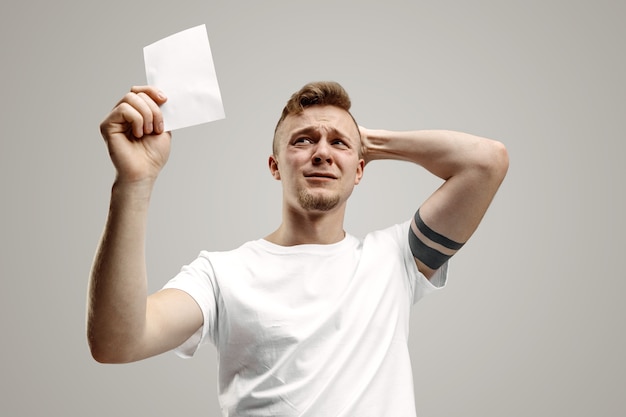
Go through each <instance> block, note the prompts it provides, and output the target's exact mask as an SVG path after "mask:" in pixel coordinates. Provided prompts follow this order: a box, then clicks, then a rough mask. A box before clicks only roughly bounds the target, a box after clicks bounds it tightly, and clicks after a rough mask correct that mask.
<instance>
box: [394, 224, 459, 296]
mask: <svg viewBox="0 0 626 417" xmlns="http://www.w3.org/2000/svg"><path fill="white" fill-rule="evenodd" d="M409 227H411V221H410V220H407V221H406V222H404V223H402V224H399V225H397V227H396V228H395V231H396V236H395V238H396V239H397V241H398V244H399V245H400V248H401V250H402V257H403V259H404V262H405V267H406V270H407V272H408V275H409V283H410V285H411V288H412V295H413V303H414V304H415V303H416V302H418V301H419V300H420V299H421V298H422V297H424V296H426V295H428V294H431V293H433V292H435V291H437V290H439V289H442V288H444V287H445V286H446V282H447V280H448V262H449V261H447V262H446V263H444V264H443V265H441V267H440V268H439V269H438V270H437V271H436V272H435V274H434V275H433V276H432V277H430V279H428V278H426V277H425V276H424V274H422V273H421V272H420V271H419V269H417V265H416V264H415V258H414V257H413V254H412V253H411V247H410V246H409Z"/></svg>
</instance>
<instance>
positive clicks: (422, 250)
mask: <svg viewBox="0 0 626 417" xmlns="http://www.w3.org/2000/svg"><path fill="white" fill-rule="evenodd" d="M422 233H423V232H422ZM409 246H410V248H411V253H412V254H413V256H414V257H415V258H416V259H419V260H420V261H421V262H422V263H424V265H426V266H427V267H429V268H430V269H433V270H435V269H439V267H441V265H443V264H444V263H445V262H446V261H447V260H448V259H450V257H451V256H452V255H446V254H445V253H441V252H439V251H438V250H437V249H433V248H431V247H430V246H428V245H426V244H425V243H424V242H422V241H421V240H420V239H419V238H418V237H417V236H416V235H415V232H414V231H413V228H411V227H410V226H409Z"/></svg>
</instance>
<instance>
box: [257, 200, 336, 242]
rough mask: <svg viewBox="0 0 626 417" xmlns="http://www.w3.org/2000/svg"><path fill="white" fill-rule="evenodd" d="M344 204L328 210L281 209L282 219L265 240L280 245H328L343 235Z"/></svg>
mask: <svg viewBox="0 0 626 417" xmlns="http://www.w3.org/2000/svg"><path fill="white" fill-rule="evenodd" d="M344 214H345V206H341V207H338V208H336V209H334V210H331V211H328V212H319V211H317V212H315V211H314V212H308V211H307V212H302V211H293V210H289V209H284V210H283V221H282V223H281V225H280V226H279V227H278V229H276V230H275V231H274V232H273V233H271V234H270V235H268V236H267V237H266V238H265V240H267V241H269V242H272V243H275V244H277V245H281V246H294V245H304V244H320V245H328V244H331V243H337V242H339V241H341V240H342V239H343V238H344V237H345V232H344V230H343V219H344Z"/></svg>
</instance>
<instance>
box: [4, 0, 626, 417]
mask: <svg viewBox="0 0 626 417" xmlns="http://www.w3.org/2000/svg"><path fill="white" fill-rule="evenodd" d="M624 5H625V3H624V2H622V1H618V0H614V1H607V0H604V1H603V0H600V1H593V2H592V1H586V2H584V1H565V0H559V1H550V0H547V1H534V0H531V1H528V0H526V1H507V2H503V1H496V0H483V1H476V2H465V1H437V2H435V1H428V2H427V1H393V0H391V1H384V2H383V1H377V2H366V1H337V2H331V1H306V2H304V1H272V0H266V1H233V2H227V1H199V0H195V1H192V0H181V1H177V2H153V1H145V0H142V1H120V0H110V1H106V2H105V1H102V2H97V3H93V2H81V1H71V0H59V1H54V2H47V1H41V0H40V1H34V2H17V1H15V0H13V1H9V2H3V4H2V6H0V16H1V17H0V34H1V36H0V45H1V48H0V52H1V54H2V66H1V69H0V71H1V72H0V74H1V78H0V97H1V103H0V105H1V109H2V111H1V112H0V127H1V129H2V130H1V135H2V136H1V139H0V187H1V188H0V190H1V198H2V204H1V205H0V210H1V211H0V213H1V216H0V222H1V223H0V227H1V228H0V242H1V245H2V246H1V251H0V276H1V278H2V286H1V291H0V313H1V314H0V334H1V335H2V336H1V337H2V339H1V340H2V343H1V347H0V353H1V355H0V375H1V376H0V384H1V387H0V393H1V394H0V396H1V398H0V414H1V415H3V416H29V417H32V416H92V417H96V416H110V415H115V416H173V415H176V416H183V415H189V416H191V415H204V416H217V415H219V406H218V403H217V396H216V390H217V388H216V378H217V377H216V352H215V349H214V348H213V347H212V346H210V345H207V346H205V347H203V348H202V349H201V350H200V352H199V353H198V355H197V356H196V357H195V358H193V359H190V360H183V359H179V358H178V357H176V356H175V355H174V354H173V353H167V354H164V355H162V356H159V357H156V358H152V359H149V360H146V361H144V362H140V363H135V364H130V365H101V364H98V363H96V362H95V361H94V360H93V359H92V358H91V357H90V354H89V351H88V348H87V343H86V338H85V298H86V297H85V295H86V290H87V280H88V275H89V270H90V266H91V261H92V259H93V254H94V251H95V248H96V244H97V242H98V239H99V237H100V233H101V231H102V227H103V225H104V220H105V216H106V214H107V209H108V201H109V192H110V187H111V183H112V180H113V174H114V171H113V168H112V165H111V163H110V161H109V158H108V155H107V152H106V148H105V145H104V143H103V141H102V139H101V137H100V134H99V130H98V125H99V123H100V121H101V120H102V119H103V118H104V117H105V115H106V114H107V112H108V111H109V110H110V109H111V108H112V106H113V105H114V104H115V103H116V102H117V100H118V99H119V98H120V97H121V96H122V95H123V94H124V93H125V92H126V91H128V89H129V88H130V86H131V85H135V84H143V83H145V73H144V68H143V55H142V49H143V47H144V46H146V45H148V44H150V43H152V42H155V41H157V40H159V39H162V38H164V37H166V36H169V35H171V34H173V33H176V32H178V31H181V30H184V29H187V28H190V27H193V26H196V25H200V24H206V27H207V32H208V35H209V39H210V43H211V48H212V51H213V58H214V62H215V68H216V72H217V75H218V79H219V83H220V87H221V93H222V97H223V101H224V107H225V111H226V119H225V120H221V121H217V122H214V123H211V124H205V125H201V126H196V127H192V128H188V129H183V130H180V131H176V132H174V138H173V147H172V153H171V157H170V160H169V163H168V165H167V166H166V168H165V170H164V171H163V173H162V175H161V177H160V179H159V181H158V183H157V186H156V189H155V192H154V197H153V200H152V206H151V211H150V217H149V227H148V243H147V248H146V251H147V261H148V269H149V275H150V284H149V285H150V289H151V290H156V289H158V288H160V287H161V286H162V285H163V284H164V283H165V282H166V281H167V280H168V279H169V278H170V277H172V276H173V275H174V274H176V273H177V272H178V270H179V269H180V267H181V266H182V265H183V264H186V263H188V262H190V261H191V260H192V259H194V258H195V257H196V255H197V254H198V252H199V251H200V250H202V249H208V250H221V249H231V248H235V247H237V246H239V245H240V244H241V243H243V242H245V241H247V240H251V239H256V238H259V237H262V236H265V235H266V234H268V233H269V232H271V231H272V230H274V228H275V227H276V226H277V225H278V223H279V221H280V198H281V191H280V183H278V182H277V181H274V180H273V179H272V178H271V176H270V174H269V171H268V169H267V157H268V155H269V153H270V149H271V139H272V134H273V128H274V125H275V123H276V121H277V119H278V116H279V114H280V110H281V109H282V106H283V105H284V103H285V101H286V100H287V98H288V97H289V95H290V94H291V93H292V92H293V91H295V90H296V89H298V88H300V87H301V86H302V85H303V84H304V83H306V82H308V81H313V80H326V79H331V80H336V81H339V82H340V83H342V84H343V85H344V86H345V87H346V89H347V90H348V92H349V93H350V94H351V97H352V99H353V112H354V115H355V117H356V119H357V121H358V122H359V123H360V124H362V125H364V126H367V127H371V128H386V129H394V130H401V129H430V128H446V129H455V130H461V131H467V132H470V133H475V134H478V135H483V136H487V137H491V138H495V139H498V140H500V141H502V142H504V143H505V144H506V146H507V148H508V150H509V153H510V158H511V165H510V169H509V174H508V176H507V178H506V180H505V182H504V184H503V185H502V188H501V190H500V192H499V194H498V195H497V197H496V199H495V200H494V202H493V204H492V206H491V208H490V210H489V212H488V213H487V215H486V217H485V219H484V221H483V223H482V225H481V227H480V228H479V230H478V232H477V233H476V234H475V236H474V237H473V238H472V239H471V240H470V243H468V244H467V245H466V247H465V248H464V249H463V250H462V251H461V252H460V253H459V254H458V255H457V256H456V257H455V258H454V259H453V261H452V265H451V271H452V272H451V277H450V280H449V286H448V287H447V288H446V290H445V291H442V292H439V293H437V294H436V295H433V296H431V297H429V298H427V299H424V300H423V301H422V302H420V303H419V304H417V305H416V306H415V309H414V311H413V322H412V328H411V340H410V343H411V344H410V348H411V354H412V360H413V366H414V376H415V394H416V398H417V408H418V413H419V414H420V415H421V416H426V417H450V416H477V417H478V416H480V417H488V416H494V417H495V416H497V417H501V416H508V417H512V416H568V417H573V416H581V417H582V416H585V417H586V416H623V415H624V414H625V413H626V402H625V399H624V393H625V392H626V382H625V381H626V377H625V376H624V375H625V374H626V362H625V360H624V352H626V336H625V332H624V316H625V313H626V307H625V306H624V305H625V304H624V302H623V299H624V294H625V293H626V283H625V278H626V273H625V268H624V266H623V265H622V264H621V261H622V260H623V251H624V235H625V232H626V230H625V227H624V213H625V209H626V207H625V204H624V179H625V174H626V171H625V169H624V163H623V159H624V156H625V155H626V145H625V139H626V138H625V135H624V128H625V123H624V121H625V120H626V117H625V116H626V87H625V85H626V83H625V78H624V74H626V65H625V64H626V60H625V53H624V40H625V37H626V29H625V26H624V24H623V23H624V20H625V18H626V13H625V6H624ZM439 184H440V182H439V180H437V179H435V178H433V177H432V176H430V175H429V174H427V173H426V172H425V171H424V170H423V169H421V168H420V167H417V166H414V165H410V164H406V163H401V162H393V161H381V162H375V163H372V164H371V165H368V166H367V167H366V170H365V177H364V179H363V181H362V183H361V184H360V185H359V186H358V187H357V189H356V190H355V192H354V194H353V198H352V200H351V202H350V203H349V206H348V214H347V224H346V228H347V230H348V231H349V232H351V233H352V234H354V235H356V236H362V235H363V234H364V233H365V232H366V231H369V230H372V229H375V228H379V227H384V226H387V225H390V224H392V223H394V222H400V221H403V220H405V219H407V218H409V217H410V216H411V215H412V214H413V213H414V211H415V209H416V208H417V206H418V205H419V203H420V202H422V201H423V200H424V199H425V198H426V197H427V196H428V195H429V194H430V193H431V192H432V191H433V190H434V189H435V188H436V187H437V186H438V185H439Z"/></svg>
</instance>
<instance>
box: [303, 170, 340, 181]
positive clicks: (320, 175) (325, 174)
mask: <svg viewBox="0 0 626 417" xmlns="http://www.w3.org/2000/svg"><path fill="white" fill-rule="evenodd" d="M304 176H305V177H306V178H312V179H328V180H336V179H337V177H336V176H334V175H333V174H331V173H329V172H311V173H308V174H305V175H304Z"/></svg>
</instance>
